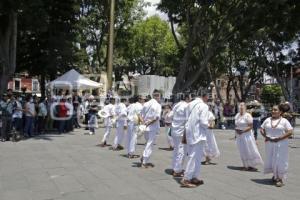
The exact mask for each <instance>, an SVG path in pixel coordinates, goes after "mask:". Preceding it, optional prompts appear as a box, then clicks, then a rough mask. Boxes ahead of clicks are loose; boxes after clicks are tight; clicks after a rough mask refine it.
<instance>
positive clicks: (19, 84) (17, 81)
mask: <svg viewBox="0 0 300 200" xmlns="http://www.w3.org/2000/svg"><path fill="white" fill-rule="evenodd" d="M14 90H15V91H20V90H21V80H20V79H15V89H14Z"/></svg>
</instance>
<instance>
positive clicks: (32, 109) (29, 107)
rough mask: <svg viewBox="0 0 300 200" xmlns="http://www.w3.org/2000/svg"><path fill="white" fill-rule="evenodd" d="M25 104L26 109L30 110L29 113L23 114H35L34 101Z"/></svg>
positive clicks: (32, 115)
mask: <svg viewBox="0 0 300 200" xmlns="http://www.w3.org/2000/svg"><path fill="white" fill-rule="evenodd" d="M25 106H26V107H27V108H28V111H29V112H30V113H28V112H26V114H25V115H26V116H28V117H34V116H35V114H36V113H35V105H34V103H30V102H27V103H26V105H25Z"/></svg>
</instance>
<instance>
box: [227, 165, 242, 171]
mask: <svg viewBox="0 0 300 200" xmlns="http://www.w3.org/2000/svg"><path fill="white" fill-rule="evenodd" d="M227 168H228V169H231V170H238V171H245V170H244V167H238V166H227Z"/></svg>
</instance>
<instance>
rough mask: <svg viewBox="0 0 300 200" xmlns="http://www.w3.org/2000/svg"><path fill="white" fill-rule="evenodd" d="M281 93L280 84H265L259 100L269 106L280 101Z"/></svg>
mask: <svg viewBox="0 0 300 200" xmlns="http://www.w3.org/2000/svg"><path fill="white" fill-rule="evenodd" d="M282 95H283V94H282V90H281V87H280V86H278V85H265V86H264V87H263V89H262V93H261V100H262V102H263V103H264V104H267V105H268V106H270V107H271V106H273V105H277V104H279V103H280V101H281V97H282Z"/></svg>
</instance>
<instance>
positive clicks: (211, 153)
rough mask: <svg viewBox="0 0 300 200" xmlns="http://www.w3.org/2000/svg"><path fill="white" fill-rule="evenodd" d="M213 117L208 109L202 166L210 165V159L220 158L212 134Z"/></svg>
mask: <svg viewBox="0 0 300 200" xmlns="http://www.w3.org/2000/svg"><path fill="white" fill-rule="evenodd" d="M215 119H216V118H215V116H214V114H213V113H212V109H211V107H210V110H209V117H208V120H209V126H208V129H207V133H206V144H205V147H204V155H205V162H203V164H207V165H208V164H211V162H210V161H211V159H212V158H216V157H219V156H220V151H219V148H218V145H217V142H216V138H215V135H214V132H213V130H212V129H213V128H214V126H215Z"/></svg>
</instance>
